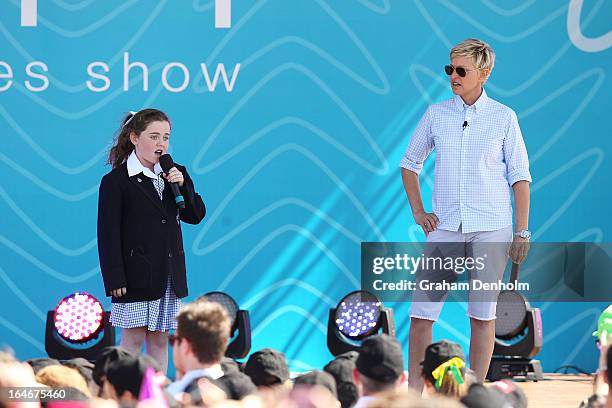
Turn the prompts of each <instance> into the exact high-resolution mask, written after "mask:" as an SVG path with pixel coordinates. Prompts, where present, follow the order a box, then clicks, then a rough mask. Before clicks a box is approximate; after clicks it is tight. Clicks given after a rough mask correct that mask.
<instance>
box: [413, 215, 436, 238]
mask: <svg viewBox="0 0 612 408" xmlns="http://www.w3.org/2000/svg"><path fill="white" fill-rule="evenodd" d="M412 216H413V217H414V221H415V222H416V223H417V224H419V225H420V226H421V228H423V232H424V233H425V235H429V233H430V232H432V231H435V230H436V228H438V225H439V224H440V220H439V219H438V216H437V215H436V214H434V213H426V212H425V211H420V212H417V213H413V214H412Z"/></svg>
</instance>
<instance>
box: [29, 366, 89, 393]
mask: <svg viewBox="0 0 612 408" xmlns="http://www.w3.org/2000/svg"><path fill="white" fill-rule="evenodd" d="M36 381H38V382H39V383H41V384H44V385H47V386H49V387H51V388H74V389H76V390H78V391H79V393H81V394H83V395H84V396H85V397H87V398H89V397H91V392H90V391H89V387H88V386H87V382H86V381H85V378H83V376H82V375H81V374H79V372H78V371H77V370H75V369H74V368H70V367H65V366H63V365H48V366H47V367H45V368H43V369H41V370H40V371H38V374H36Z"/></svg>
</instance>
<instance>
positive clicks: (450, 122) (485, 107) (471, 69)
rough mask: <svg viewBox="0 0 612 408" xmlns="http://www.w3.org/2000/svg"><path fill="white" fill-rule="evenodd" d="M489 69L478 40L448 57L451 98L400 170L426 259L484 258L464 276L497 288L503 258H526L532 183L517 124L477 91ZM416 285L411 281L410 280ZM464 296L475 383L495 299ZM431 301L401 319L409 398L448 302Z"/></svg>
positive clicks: (429, 116) (417, 136)
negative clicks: (430, 254) (430, 184)
mask: <svg viewBox="0 0 612 408" xmlns="http://www.w3.org/2000/svg"><path fill="white" fill-rule="evenodd" d="M494 63H495V53H494V52H493V49H492V48H491V47H490V46H489V45H488V44H486V43H484V42H483V41H481V40H478V39H473V38H470V39H467V40H464V41H463V42H461V43H460V44H458V45H456V46H455V47H453V48H452V50H451V52H450V64H449V65H446V66H445V67H444V70H445V72H446V75H447V76H448V80H449V85H450V87H451V89H452V92H453V93H454V97H453V98H452V99H450V100H447V101H444V102H441V103H437V104H433V105H431V106H429V108H428V109H427V111H426V112H425V114H424V115H423V117H422V118H421V120H420V122H419V123H418V125H417V127H416V129H415V130H414V133H413V135H412V138H411V140H410V144H409V146H408V149H407V150H406V153H405V155H404V157H403V158H402V160H401V163H400V166H401V168H402V169H401V172H402V180H403V183H404V188H405V190H406V195H407V197H408V201H409V203H410V207H411V209H412V215H413V217H414V220H415V222H416V223H417V224H418V225H420V226H421V228H422V229H423V232H424V233H425V235H426V236H427V244H426V251H427V250H428V249H427V248H428V246H429V248H430V249H431V248H432V247H433V246H436V245H437V247H438V248H446V249H448V247H449V246H448V245H447V246H446V247H444V245H442V244H440V243H448V242H452V243H453V247H454V248H457V247H459V248H462V250H463V251H464V254H463V256H467V255H470V256H473V257H475V258H476V257H477V256H484V257H485V258H486V267H485V268H484V271H480V272H482V274H483V275H478V273H480V272H479V271H476V270H471V271H470V279H475V278H476V279H478V278H480V279H483V280H487V281H493V282H496V281H497V280H498V279H500V278H501V277H502V276H503V271H504V269H505V267H506V264H507V261H508V255H510V257H511V258H512V261H513V262H514V263H521V262H522V261H523V260H524V259H525V257H526V255H527V251H528V248H529V238H530V237H531V233H530V232H529V230H528V228H529V226H528V220H529V183H530V182H531V175H530V173H529V161H528V158H527V150H526V148H525V143H524V141H523V136H522V134H521V130H520V128H519V124H518V120H517V116H516V114H515V113H514V111H513V110H512V109H510V108H508V107H507V106H505V105H503V104H501V103H499V102H497V101H495V100H493V99H492V98H490V97H489V96H488V95H487V92H486V91H485V89H484V85H485V83H486V82H487V79H488V78H489V76H490V75H491V71H492V70H493V66H494ZM434 150H435V152H436V159H435V176H434V189H433V199H432V207H433V209H432V212H427V211H425V207H424V206H423V201H422V198H421V193H420V186H419V173H420V172H421V170H422V168H423V163H424V162H425V160H426V159H427V157H428V156H429V154H430V153H431V152H432V151H434ZM512 193H514V220H515V223H514V230H513V228H512V218H513V209H512V204H511V195H512ZM434 243H435V244H436V245H434ZM483 243H486V244H488V245H483ZM490 243H497V244H495V245H490ZM455 255H456V254H455ZM459 256H461V254H459ZM424 276H426V275H425V274H424V272H422V271H421V273H420V274H419V273H418V272H417V280H418V279H420V278H423V277H424ZM418 286H419V285H417V288H418ZM472 292H475V291H470V302H469V305H468V316H469V318H470V326H471V342H470V366H471V368H472V369H473V370H474V371H475V373H476V378H477V380H478V381H479V382H482V381H484V379H485V376H486V373H487V370H488V367H489V363H490V360H491V355H492V353H493V346H494V341H495V309H496V299H497V296H496V295H495V294H492V295H491V294H488V295H487V296H488V298H487V299H486V301H472V300H473V296H477V294H476V293H472ZM430 295H431V294H430V293H424V292H421V291H419V290H417V291H416V292H415V293H414V297H413V303H412V305H411V311H410V317H411V321H410V347H409V370H410V374H409V379H410V386H411V387H413V388H415V389H417V390H422V387H423V381H422V378H421V375H420V374H421V372H420V366H419V362H420V361H422V360H423V356H424V352H425V348H426V347H427V345H429V344H430V343H431V342H432V325H433V323H434V322H435V321H436V320H437V319H438V316H439V314H440V311H441V309H442V306H443V304H444V300H445V299H446V296H447V293H446V292H443V293H439V291H438V293H437V294H436V297H433V298H432V297H431V296H430ZM432 299H435V300H432ZM481 300H482V299H481Z"/></svg>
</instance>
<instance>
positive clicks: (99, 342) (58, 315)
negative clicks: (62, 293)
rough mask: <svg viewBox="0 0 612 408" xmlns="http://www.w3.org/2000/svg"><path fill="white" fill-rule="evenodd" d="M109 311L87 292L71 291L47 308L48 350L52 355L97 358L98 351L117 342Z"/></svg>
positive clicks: (52, 356) (64, 358)
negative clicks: (51, 307)
mask: <svg viewBox="0 0 612 408" xmlns="http://www.w3.org/2000/svg"><path fill="white" fill-rule="evenodd" d="M109 318H110V313H109V312H105V311H104V309H103V307H102V303H100V301H99V300H97V299H96V298H95V297H93V296H92V295H90V294H89V293H86V292H76V293H73V294H70V295H68V296H66V297H65V298H63V299H62V300H60V301H59V303H58V304H57V306H56V307H55V309H54V310H50V311H48V312H47V323H46V330H45V350H46V351H47V354H48V355H49V357H51V358H56V359H59V360H68V359H71V358H76V357H83V358H85V359H87V360H91V361H94V360H95V359H96V358H97V356H98V353H99V352H100V351H101V350H102V349H103V348H104V347H107V346H112V345H114V344H115V330H114V328H113V327H112V326H111V325H110V324H109Z"/></svg>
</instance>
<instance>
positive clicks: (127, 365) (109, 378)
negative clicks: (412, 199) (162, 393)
mask: <svg viewBox="0 0 612 408" xmlns="http://www.w3.org/2000/svg"><path fill="white" fill-rule="evenodd" d="M152 361H153V362H155V366H151V362H152ZM157 364H158V363H156V361H155V360H151V359H145V358H144V356H141V355H138V356H135V355H132V354H124V355H122V356H120V357H119V358H117V359H114V360H112V361H109V363H108V365H107V367H106V380H105V381H104V385H103V388H104V395H105V396H106V398H109V399H112V400H115V401H117V402H118V403H119V405H121V406H135V405H136V404H137V402H138V396H139V395H140V389H141V386H142V382H143V379H144V376H145V373H146V370H147V368H149V367H152V368H153V369H154V370H156V369H159V365H157ZM166 403H167V402H166Z"/></svg>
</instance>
